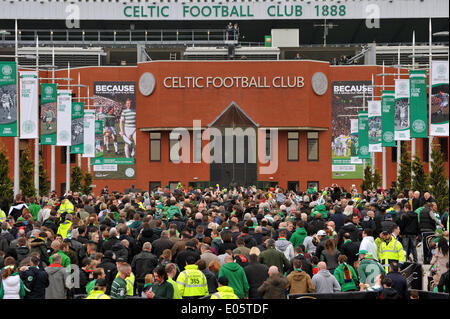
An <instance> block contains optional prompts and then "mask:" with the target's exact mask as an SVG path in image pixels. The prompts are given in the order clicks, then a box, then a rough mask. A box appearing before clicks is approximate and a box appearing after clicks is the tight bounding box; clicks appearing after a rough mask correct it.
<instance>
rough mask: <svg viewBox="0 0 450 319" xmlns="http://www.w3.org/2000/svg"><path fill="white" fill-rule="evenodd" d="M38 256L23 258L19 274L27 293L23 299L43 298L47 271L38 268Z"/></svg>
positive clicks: (46, 283) (47, 281)
mask: <svg viewBox="0 0 450 319" xmlns="http://www.w3.org/2000/svg"><path fill="white" fill-rule="evenodd" d="M39 262H40V260H39V258H37V257H35V256H32V257H27V258H25V259H24V260H23V263H22V264H24V266H22V267H20V270H19V276H20V279H22V281H23V283H24V285H25V287H26V288H27V290H28V291H27V293H26V294H25V299H45V288H47V287H48V285H49V280H48V273H47V272H46V271H45V270H43V269H40V268H39Z"/></svg>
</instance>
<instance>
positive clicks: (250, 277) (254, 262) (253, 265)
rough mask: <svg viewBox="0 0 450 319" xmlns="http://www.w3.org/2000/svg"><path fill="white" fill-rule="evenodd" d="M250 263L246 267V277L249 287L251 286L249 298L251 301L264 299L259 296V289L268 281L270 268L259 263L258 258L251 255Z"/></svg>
mask: <svg viewBox="0 0 450 319" xmlns="http://www.w3.org/2000/svg"><path fill="white" fill-rule="evenodd" d="M249 260H250V263H249V264H248V265H247V266H245V267H244V272H245V276H246V277H247V281H248V285H249V286H250V289H249V292H248V297H249V299H262V297H261V296H259V295H258V294H257V290H258V288H259V287H260V286H261V285H262V284H263V283H264V281H266V279H267V277H269V275H268V273H267V272H268V271H269V267H267V266H266V265H264V264H261V263H260V262H258V256H257V255H255V254H251V255H250V256H249Z"/></svg>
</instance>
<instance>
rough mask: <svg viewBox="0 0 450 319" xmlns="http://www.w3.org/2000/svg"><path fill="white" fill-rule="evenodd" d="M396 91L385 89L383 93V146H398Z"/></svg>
mask: <svg viewBox="0 0 450 319" xmlns="http://www.w3.org/2000/svg"><path fill="white" fill-rule="evenodd" d="M394 119H395V91H383V92H382V93H381V136H382V139H381V146H383V147H393V146H396V145H397V144H396V142H395V139H394V130H395V124H394Z"/></svg>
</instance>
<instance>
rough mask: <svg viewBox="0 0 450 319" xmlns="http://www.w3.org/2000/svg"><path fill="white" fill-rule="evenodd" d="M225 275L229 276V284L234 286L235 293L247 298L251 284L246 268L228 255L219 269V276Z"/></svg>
mask: <svg viewBox="0 0 450 319" xmlns="http://www.w3.org/2000/svg"><path fill="white" fill-rule="evenodd" d="M222 276H225V277H227V278H228V282H229V284H228V285H229V286H230V287H231V288H233V290H234V293H235V294H236V296H238V297H239V298H247V297H248V291H249V289H250V286H249V284H248V281H247V276H246V275H245V271H244V268H242V267H241V266H240V265H239V264H237V263H235V262H233V257H231V256H229V255H227V256H226V257H225V264H224V265H223V266H222V267H221V268H220V270H219V276H218V277H219V278H220V277H222Z"/></svg>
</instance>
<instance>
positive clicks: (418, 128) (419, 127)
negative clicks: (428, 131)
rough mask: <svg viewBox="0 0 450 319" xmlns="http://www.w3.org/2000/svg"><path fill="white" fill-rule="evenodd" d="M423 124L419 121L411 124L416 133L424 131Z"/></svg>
mask: <svg viewBox="0 0 450 319" xmlns="http://www.w3.org/2000/svg"><path fill="white" fill-rule="evenodd" d="M425 127H426V125H425V122H424V121H423V120H421V119H418V120H415V121H414V122H413V130H414V131H415V132H417V133H422V132H423V131H425Z"/></svg>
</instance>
